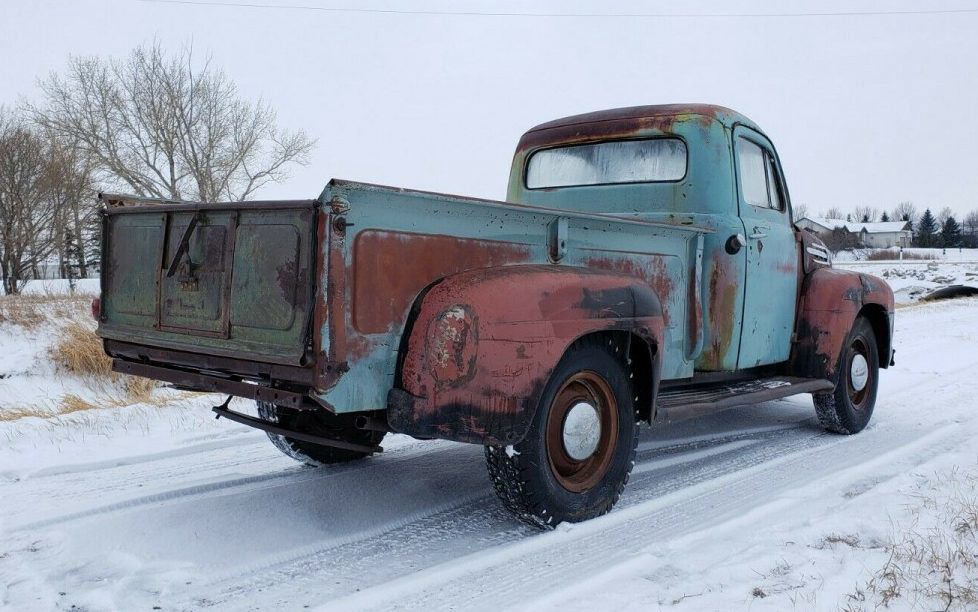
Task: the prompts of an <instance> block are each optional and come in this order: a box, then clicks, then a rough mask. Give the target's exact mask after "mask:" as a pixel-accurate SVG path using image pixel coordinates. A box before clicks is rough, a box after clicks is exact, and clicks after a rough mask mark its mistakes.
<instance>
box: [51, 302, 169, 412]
mask: <svg viewBox="0 0 978 612" xmlns="http://www.w3.org/2000/svg"><path fill="white" fill-rule="evenodd" d="M50 355H51V359H52V360H53V361H54V362H55V363H56V364H57V365H58V369H60V370H62V371H64V372H68V373H70V374H73V375H75V376H78V377H81V378H85V379H87V380H88V381H89V384H90V386H92V387H94V388H95V389H96V390H98V391H99V392H100V395H101V396H103V397H100V401H99V404H100V405H103V406H104V405H110V406H128V405H130V404H136V403H144V402H150V403H152V399H153V397H152V395H153V390H154V389H156V388H157V387H158V386H159V382H158V381H155V380H152V379H149V378H142V377H138V376H125V375H122V374H118V373H116V372H113V371H112V360H111V359H110V358H109V357H108V355H106V354H105V351H104V350H103V348H102V339H101V338H99V337H98V336H97V335H96V334H95V331H94V330H93V329H92V328H91V326H90V325H86V324H83V323H80V322H78V321H77V320H76V321H71V322H69V323H68V324H67V325H65V326H64V327H62V328H61V330H60V334H59V337H58V341H57V342H56V343H55V344H54V346H52V347H51V350H50ZM120 388H121V391H122V393H121V396H120V395H119V392H118V389H120ZM95 407H97V406H95V405H93V404H91V403H90V402H88V401H86V400H84V399H82V398H80V397H78V396H76V395H71V394H69V395H66V396H65V397H64V398H63V400H62V402H61V408H62V412H63V413H68V412H77V411H78V410H89V409H91V408H95Z"/></svg>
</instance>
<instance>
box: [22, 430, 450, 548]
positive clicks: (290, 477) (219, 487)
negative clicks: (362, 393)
mask: <svg viewBox="0 0 978 612" xmlns="http://www.w3.org/2000/svg"><path fill="white" fill-rule="evenodd" d="M430 444H431V443H419V444H407V445H405V446H403V447H398V448H397V449H393V450H391V451H390V455H387V456H384V457H382V458H381V457H378V458H376V459H375V460H374V461H372V462H357V463H350V464H344V465H336V466H330V467H325V468H321V469H314V468H309V467H308V466H301V465H295V464H293V463H291V462H290V463H289V467H288V468H286V469H285V470H281V469H276V470H275V471H271V472H267V473H263V474H256V475H254V476H246V477H239V478H230V479H227V478H225V479H221V480H217V481H214V482H209V483H203V484H199V485H193V486H183V487H180V488H177V489H171V490H166V491H161V492H159V493H153V494H150V495H141V496H138V497H132V498H128V499H123V500H121V501H118V502H114V503H110V504H102V505H99V506H96V507H94V508H89V509H86V510H82V511H78V512H71V513H67V514H62V515H59V516H55V517H51V518H47V519H43V520H39V521H33V522H29V523H26V524H22V525H13V526H11V529H12V530H13V531H20V530H31V529H40V528H45V527H51V526H54V525H59V524H63V523H68V522H72V521H77V520H80V519H85V518H90V517H96V516H100V515H104V514H109V513H112V512H118V511H121V510H132V509H136V508H139V507H141V506H148V505H152V504H159V503H163V502H173V501H183V500H184V499H186V498H189V497H195V496H198V497H200V496H207V495H209V494H223V493H226V492H227V491H228V490H242V491H257V490H261V489H264V488H267V486H305V485H308V484H309V483H313V482H317V481H324V480H329V479H332V478H336V477H338V476H342V475H346V474H349V473H351V472H358V471H361V470H386V469H389V468H391V467H392V466H394V465H397V464H400V463H402V462H404V461H410V460H411V459H413V458H414V457H415V456H417V455H421V454H427V453H430V452H439V451H437V450H436V451H432V450H431V449H430V448H428V445H430ZM263 449H264V447H263ZM268 449H271V450H268ZM222 450H224V449H222ZM265 451H268V452H265ZM269 457H273V458H275V459H279V458H280V453H279V451H277V450H274V449H273V448H272V447H271V446H269V447H268V448H267V449H264V450H263V451H262V453H261V455H260V456H259V457H256V458H254V459H250V460H248V461H247V463H255V462H258V461H261V460H263V459H265V460H267V459H268V458H269ZM213 461H214V463H216V464H220V465H222V466H226V467H234V465H235V462H234V461H229V458H228V457H226V456H219V457H216V458H214V459H213ZM178 467H179V468H180V469H179V470H177V471H176V476H177V477H184V476H186V475H187V474H192V473H195V472H198V471H199V470H200V469H201V466H200V464H181V465H180V466H178ZM170 475H171V474H168V473H163V474H156V475H155V478H160V477H163V478H166V477H167V476H170ZM141 480H147V481H150V482H153V481H154V477H142V478H141ZM28 482H29V481H28ZM114 483H118V479H113V480H111V481H110V485H112V484H114ZM261 485H266V486H261ZM85 490H86V492H87V493H89V494H91V493H99V492H103V491H100V490H99V489H97V488H90V487H87V486H86V489H85ZM35 494H36V493H35ZM61 496H62V497H64V498H66V499H71V498H74V497H75V496H77V491H76V490H70V489H69V490H63V491H61ZM51 497H52V498H56V497H58V494H57V493H54V492H52V496H51Z"/></svg>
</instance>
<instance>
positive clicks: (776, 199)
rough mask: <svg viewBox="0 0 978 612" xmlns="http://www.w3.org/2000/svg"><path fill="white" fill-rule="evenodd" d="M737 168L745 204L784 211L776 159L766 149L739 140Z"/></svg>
mask: <svg viewBox="0 0 978 612" xmlns="http://www.w3.org/2000/svg"><path fill="white" fill-rule="evenodd" d="M737 166H738V168H739V170H740V189H741V196H742V197H743V199H744V202H746V203H747V204H750V205H751V206H757V207H759V208H772V209H774V210H784V206H783V205H782V203H781V193H780V190H779V189H778V179H777V175H776V170H775V168H776V167H777V166H776V165H775V163H774V157H773V156H772V155H771V154H770V153H769V152H768V151H767V150H765V149H764V148H762V147H761V146H759V145H757V144H756V143H754V142H752V141H750V140H748V139H746V138H744V137H743V136H741V137H739V138H737Z"/></svg>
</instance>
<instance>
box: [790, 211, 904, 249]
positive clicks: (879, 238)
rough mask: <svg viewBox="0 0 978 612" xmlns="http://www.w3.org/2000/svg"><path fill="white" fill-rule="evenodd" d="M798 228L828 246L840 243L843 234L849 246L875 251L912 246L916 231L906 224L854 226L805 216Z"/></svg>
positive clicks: (895, 222)
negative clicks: (810, 233) (814, 235)
mask: <svg viewBox="0 0 978 612" xmlns="http://www.w3.org/2000/svg"><path fill="white" fill-rule="evenodd" d="M795 225H797V226H798V227H800V228H801V229H805V230H808V231H810V232H812V233H813V234H816V235H818V237H819V238H821V239H822V240H824V241H825V242H826V243H827V244H828V243H831V242H834V243H839V242H840V240H839V238H840V234H841V237H842V238H843V240H842V242H843V243H844V244H846V245H852V246H861V247H869V248H876V249H888V248H891V247H909V246H910V245H911V241H912V240H913V232H911V231H910V224H909V223H908V222H907V221H885V222H883V221H881V222H877V223H854V222H852V221H843V220H842V219H825V218H822V217H802V218H801V219H799V220H798V221H796V222H795Z"/></svg>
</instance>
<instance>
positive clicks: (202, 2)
mask: <svg viewBox="0 0 978 612" xmlns="http://www.w3.org/2000/svg"><path fill="white" fill-rule="evenodd" d="M135 1H136V2H144V3H149V4H176V5H193V6H218V7H227V8H250V9H275V10H291V11H320V12H326V13H373V14H384V15H427V16H450V17H531V18H532V17H548V18H582V17H583V18H598V19H621V18H630V19H635V18H656V19H696V18H706V19H725V18H737V19H739V18H796V17H869V16H888V15H894V16H906V15H960V14H968V13H971V14H974V13H978V8H963V9H919V10H915V9H910V10H896V11H827V12H814V13H519V12H494V11H434V10H419V11H411V10H402V9H377V8H346V7H327V6H310V5H302V4H262V3H258V2H217V1H211V0H135Z"/></svg>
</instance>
